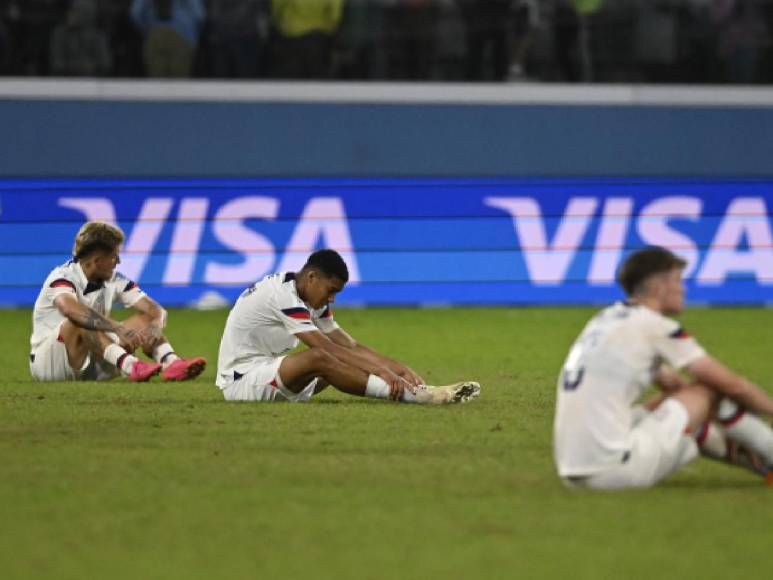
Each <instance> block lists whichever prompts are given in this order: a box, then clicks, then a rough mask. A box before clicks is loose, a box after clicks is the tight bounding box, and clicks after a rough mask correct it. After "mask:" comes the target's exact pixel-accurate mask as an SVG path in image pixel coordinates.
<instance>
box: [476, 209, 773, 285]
mask: <svg viewBox="0 0 773 580" xmlns="http://www.w3.org/2000/svg"><path fill="white" fill-rule="evenodd" d="M602 201H603V203H602ZM483 202H484V204H485V205H487V206H489V207H492V208H495V209H497V210H502V211H504V212H507V214H508V215H509V216H510V217H511V218H512V223H513V229H514V232H515V235H516V238H517V243H518V245H519V247H520V251H521V254H522V256H523V259H524V262H525V265H526V270H527V272H528V276H529V279H530V280H531V281H532V283H533V284H535V285H545V286H555V285H560V284H561V283H563V282H564V281H565V280H566V276H567V272H568V270H569V267H570V265H571V263H572V261H573V260H574V258H575V257H576V255H577V253H578V249H579V248H580V246H581V243H582V241H583V240H584V238H585V237H586V234H587V233H588V231H589V230H590V228H591V225H592V224H594V223H596V222H597V221H598V220H600V221H598V229H597V233H596V236H595V240H594V241H593V245H592V248H593V249H592V256H591V259H590V265H589V267H588V272H587V281H588V283H590V284H597V285H609V284H611V283H613V281H614V278H615V271H616V269H617V267H618V265H619V263H620V260H621V258H622V257H623V253H624V251H625V247H626V240H627V239H629V236H630V235H631V234H632V233H633V234H635V236H636V237H637V238H638V239H639V240H640V241H641V244H640V245H641V246H646V245H658V246H665V247H667V248H669V249H670V250H672V251H673V252H674V253H676V254H678V255H680V256H681V257H682V258H684V259H685V260H686V261H687V269H686V271H685V276H686V277H687V278H693V279H694V280H695V282H696V283H697V284H700V285H705V286H719V285H721V284H723V283H724V282H725V281H726V279H727V278H728V277H730V276H733V275H735V274H746V275H748V274H749V273H751V274H752V275H753V276H755V277H756V279H757V281H758V282H759V283H760V284H768V285H770V284H773V236H772V235H771V227H770V221H769V219H768V208H767V206H766V204H765V199H764V198H761V197H736V198H734V199H731V200H730V201H729V204H728V206H727V209H726V210H725V213H724V215H723V216H721V219H720V221H719V225H718V227H717V228H716V231H714V233H713V239H712V241H711V244H710V245H709V247H708V248H707V249H701V248H700V246H699V245H698V243H697V242H696V241H695V240H693V239H691V238H690V237H689V236H688V235H686V234H685V233H683V232H681V231H679V230H678V229H676V228H675V227H673V226H672V225H671V223H670V222H671V221H672V220H675V219H679V220H688V221H691V222H695V223H696V224H699V223H700V222H701V220H702V219H704V218H703V203H704V202H703V200H702V199H701V198H699V197H692V196H669V197H662V198H657V199H655V200H652V201H650V202H649V203H647V205H645V206H644V207H642V208H641V209H640V210H639V211H638V212H637V213H634V202H635V198H632V197H609V198H606V199H603V200H600V199H598V198H596V197H572V198H569V200H568V202H567V205H566V208H565V211H564V214H563V216H561V218H560V221H559V223H558V226H557V228H556V230H555V232H554V234H553V238H552V239H548V237H547V232H546V227H545V218H543V215H542V211H541V208H540V205H539V202H538V200H537V199H535V198H531V197H486V198H484V200H483Z"/></svg>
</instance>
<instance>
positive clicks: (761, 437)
mask: <svg viewBox="0 0 773 580" xmlns="http://www.w3.org/2000/svg"><path fill="white" fill-rule="evenodd" d="M717 418H718V419H719V422H720V423H721V424H722V426H723V427H724V429H725V434H726V435H727V437H728V438H729V439H732V440H733V441H736V442H738V443H740V444H741V445H743V446H744V447H746V448H747V449H750V450H751V451H754V452H755V453H757V454H758V455H760V456H761V457H762V459H763V460H764V461H765V462H766V463H767V464H768V465H773V429H771V427H770V425H768V424H767V423H765V422H764V421H762V420H761V419H760V418H759V417H757V416H755V415H752V414H751V413H749V412H747V411H746V410H744V409H742V408H741V407H740V406H739V405H738V404H737V403H736V402H734V401H731V400H730V399H722V401H721V402H720V403H719V412H718V413H717Z"/></svg>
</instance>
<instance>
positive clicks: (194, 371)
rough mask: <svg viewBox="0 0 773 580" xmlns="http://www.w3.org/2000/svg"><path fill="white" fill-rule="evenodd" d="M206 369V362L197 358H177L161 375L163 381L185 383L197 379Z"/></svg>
mask: <svg viewBox="0 0 773 580" xmlns="http://www.w3.org/2000/svg"><path fill="white" fill-rule="evenodd" d="M206 367H207V360H206V359H204V358H202V357H200V356H197V357H193V358H178V359H177V360H176V361H174V362H173V363H172V364H170V365H169V366H168V367H166V368H165V369H164V372H162V373H161V375H162V376H163V377H164V380H165V381H187V380H190V379H194V378H196V377H198V376H199V375H200V374H201V373H202V372H203V371H204V369H205V368H206Z"/></svg>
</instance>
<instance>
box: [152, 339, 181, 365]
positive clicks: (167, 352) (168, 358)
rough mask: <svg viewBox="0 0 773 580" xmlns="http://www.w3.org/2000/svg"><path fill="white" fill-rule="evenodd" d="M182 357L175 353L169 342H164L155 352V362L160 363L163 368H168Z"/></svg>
mask: <svg viewBox="0 0 773 580" xmlns="http://www.w3.org/2000/svg"><path fill="white" fill-rule="evenodd" d="M179 358H180V357H179V356H177V354H176V353H175V352H174V349H173V348H172V345H171V344H169V343H168V342H162V343H161V344H159V345H158V346H157V347H156V348H155V349H154V350H153V360H154V361H156V362H157V363H159V364H160V365H161V366H162V367H163V368H166V367H168V366H169V365H170V364H172V363H173V362H174V361H176V360H178V359H179Z"/></svg>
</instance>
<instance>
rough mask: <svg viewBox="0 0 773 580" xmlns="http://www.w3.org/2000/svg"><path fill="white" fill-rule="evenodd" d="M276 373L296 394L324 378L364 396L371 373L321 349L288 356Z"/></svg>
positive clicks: (347, 391)
mask: <svg viewBox="0 0 773 580" xmlns="http://www.w3.org/2000/svg"><path fill="white" fill-rule="evenodd" d="M277 374H278V377H279V379H280V380H281V382H282V384H283V385H284V386H285V387H286V388H287V389H288V390H290V391H291V392H293V393H298V392H300V391H301V390H303V389H305V388H306V387H307V386H308V385H309V383H310V382H311V381H313V380H314V379H315V378H317V377H321V378H322V379H323V380H324V381H325V382H326V383H327V384H330V385H333V386H335V387H336V388H337V389H338V390H340V391H343V392H344V393H347V394H350V395H356V396H360V397H364V396H365V394H366V389H367V384H368V380H369V375H368V373H366V372H365V371H362V370H360V369H358V368H355V367H353V366H351V365H349V364H346V363H344V362H343V361H340V360H338V359H337V358H336V357H334V356H333V355H332V354H330V353H328V352H326V351H325V350H323V349H321V348H310V349H308V350H304V351H301V352H297V353H294V354H291V355H288V356H286V357H285V358H284V360H282V363H281V364H280V366H279V371H278V373H277ZM371 376H373V375H371ZM376 378H378V377H376ZM382 382H383V381H382Z"/></svg>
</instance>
